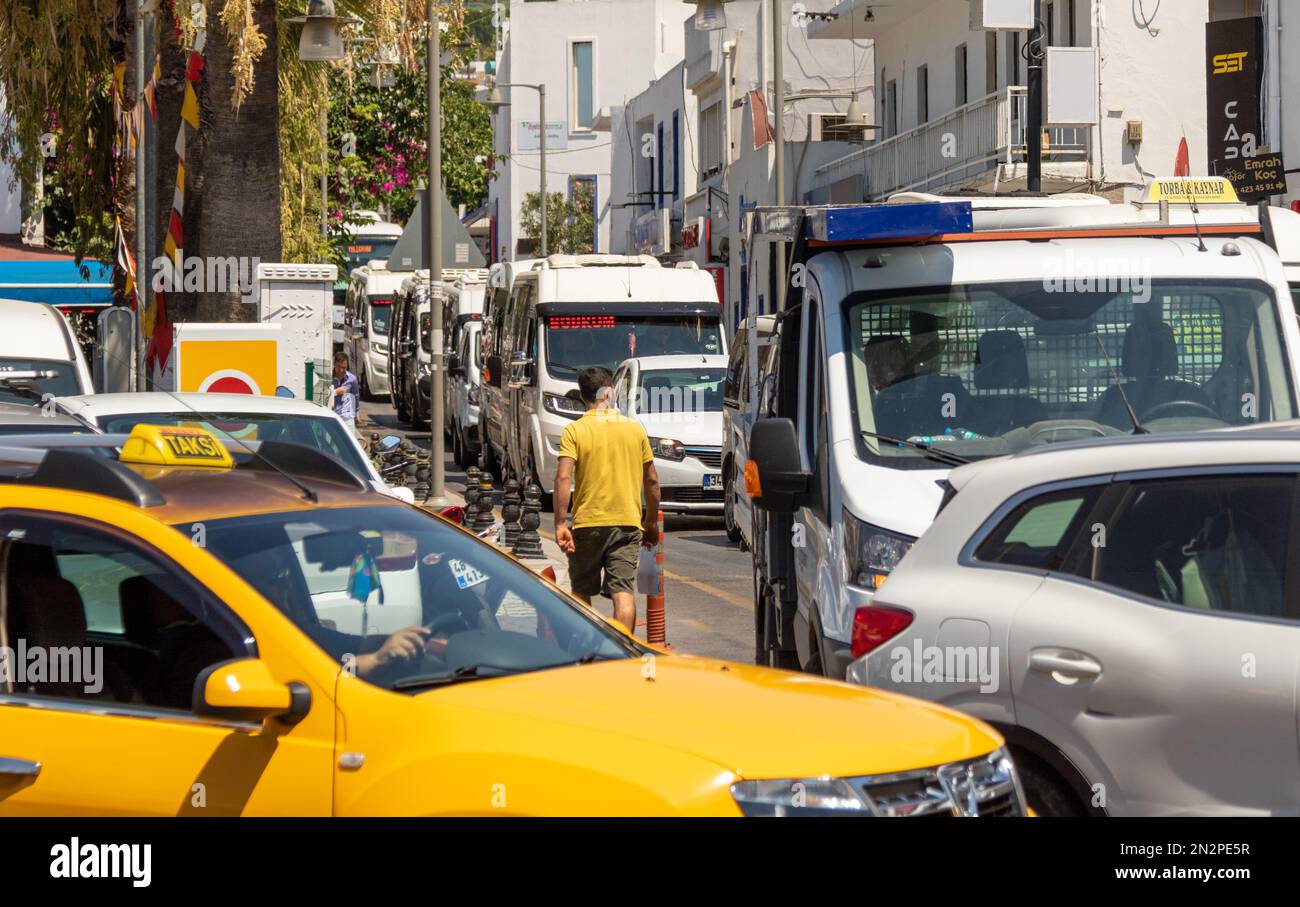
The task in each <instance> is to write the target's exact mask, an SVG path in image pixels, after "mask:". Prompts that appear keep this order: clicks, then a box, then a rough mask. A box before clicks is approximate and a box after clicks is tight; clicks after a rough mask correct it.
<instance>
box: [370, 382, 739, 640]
mask: <svg viewBox="0 0 1300 907" xmlns="http://www.w3.org/2000/svg"><path fill="white" fill-rule="evenodd" d="M359 429H360V431H361V432H362V433H364V434H369V433H370V432H372V431H375V432H379V433H380V434H398V435H403V436H407V437H410V439H411V441H412V442H414V443H416V444H419V445H420V446H422V447H428V446H429V443H430V440H429V433H428V432H413V431H411V430H410V426H408V425H406V424H404V423H400V422H398V420H397V415H396V414H395V413H394V412H393V409H392V407H391V406H389V405H388V404H387V402H381V401H375V402H365V403H362V404H361V419H360V420H359ZM446 471H447V487H448V488H449V489H450V490H452V491H455V492H458V493H463V492H464V490H465V474H464V472H463V471H462V470H461V469H460V467H458V466H457V465H456V464H455V463H453V462H452V460H451V456H450V453H449V454H448V456H447V459H446ZM498 491H500V489H498ZM550 528H551V516H550V514H549V513H544V514H543V515H542V529H543V530H544V531H549V530H550ZM665 530H666V536H667V537H666V539H665V543H664V570H665V572H666V576H665V583H664V590H665V609H666V613H667V616H668V624H667V629H666V636H667V638H668V644H669V645H670V646H671V647H672V648H673V649H674V650H675V651H679V652H683V653H689V654H691V655H704V656H708V657H711V658H725V659H728V660H732V661H744V662H749V661H752V660H753V658H754V580H753V574H752V572H751V569H750V559H749V554H748V553H746V552H742V551H741V550H740V549H739V548H738V547H737V546H736V545H733V544H732V543H731V542H728V541H727V534H726V531H725V530H724V529H723V526H722V517H721V516H718V517H717V518H713V517H704V516H671V515H670V516H667V517H666V518H665ZM638 598H640V597H638ZM596 604H597V606H598V607H601V608H602V610H605V609H608V608H609V607H610V605H609V602H608V600H605V599H597V600H596ZM637 617H638V621H643V620H645V611H644V598H640V600H639V601H638V614H637ZM643 632H644V628H643V627H638V634H637V635H643Z"/></svg>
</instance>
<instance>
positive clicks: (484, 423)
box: [478, 258, 538, 478]
mask: <svg viewBox="0 0 1300 907" xmlns="http://www.w3.org/2000/svg"><path fill="white" fill-rule="evenodd" d="M537 262H538V259H536V258H521V259H518V260H516V261H499V262H497V263H496V264H493V265H492V266H491V267H489V268H488V280H487V284H488V285H487V290H486V291H485V293H484V297H483V329H482V333H481V335H480V337H479V358H480V360H481V361H480V364H479V376H480V378H481V382H480V389H479V395H480V403H479V417H478V418H479V443H480V450H479V462H478V465H479V468H481V469H486V470H487V471H488V472H490V473H492V474H493V475H495V476H496V477H497V478H504V476H503V472H504V470H503V469H502V460H501V459H500V457H499V456H498V454H497V451H500V450H505V447H506V444H507V443H508V442H507V437H508V435H507V433H506V402H507V400H508V399H509V395H510V387H509V383H508V382H507V381H506V380H504V376H502V375H501V374H500V370H501V369H502V367H503V366H502V363H503V362H509V361H510V348H509V347H508V346H507V343H506V313H507V312H508V311H509V310H510V291H511V290H512V289H513V288H514V285H515V275H516V274H521V273H523V272H525V271H529V270H532V267H533V265H535V264H537ZM489 363H495V364H496V366H497V369H498V371H497V374H496V375H495V376H494V374H493V372H492V370H491V369H490V368H489V367H488V366H489Z"/></svg>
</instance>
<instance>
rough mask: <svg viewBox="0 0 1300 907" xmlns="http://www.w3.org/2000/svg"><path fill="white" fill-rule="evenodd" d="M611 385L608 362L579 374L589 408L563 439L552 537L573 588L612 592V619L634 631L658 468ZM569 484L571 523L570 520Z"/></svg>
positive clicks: (652, 535)
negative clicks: (616, 403)
mask: <svg viewBox="0 0 1300 907" xmlns="http://www.w3.org/2000/svg"><path fill="white" fill-rule="evenodd" d="M613 390H614V376H613V375H612V374H610V371H609V369H607V368H599V367H596V368H586V369H583V370H582V371H581V372H580V373H579V374H578V393H579V394H581V395H582V401H583V402H584V403H586V404H587V412H586V413H585V414H584V415H583V416H582V418H580V419H578V420H577V421H576V422H573V423H571V424H570V425H569V426H567V427H566V428H565V429H564V436H563V437H562V438H561V439H560V462H559V468H558V469H557V470H556V473H555V540H556V541H557V542H559V544H560V547H561V548H563V549H564V550H565V552H567V553H568V555H569V586H570V588H572V590H573V594H574V595H576V596H577V597H578V598H580V599H582V600H583V601H584V602H586V603H587V604H591V597H592V596H593V595H596V594H598V593H601V592H602V591H603V592H604V593H605V594H607V595H609V597H610V598H612V599H613V600H614V619H615V620H617V621H619V622H620V623H622V624H623V625H624V626H626V627H627V628H628V630H629V631H633V630H635V629H636V595H635V592H636V566H637V548H638V546H642V545H644V546H645V547H647V548H653V547H654V545H655V544H656V543H657V542H658V541H659V527H658V522H657V519H656V517H657V514H658V513H659V476H658V475H657V474H656V473H655V464H654V455H653V454H652V453H651V452H650V441H649V439H648V438H647V437H646V433H645V429H644V428H642V427H641V423H640V422H637V421H635V420H633V419H629V418H627V417H626V416H624V415H623V414H622V413H620V412H619V411H618V410H617V409H614V408H613V405H612V403H611V400H610V398H611V396H612V395H613ZM570 486H572V490H573V494H572V497H573V529H569V525H568V522H567V517H568V515H569V497H570V494H569V491H570ZM642 496H644V499H645V511H644V517H643V516H642V508H641V501H642ZM602 571H603V572H604V584H603V585H602V583H601V572H602Z"/></svg>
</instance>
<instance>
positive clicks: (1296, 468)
mask: <svg viewBox="0 0 1300 907" xmlns="http://www.w3.org/2000/svg"><path fill="white" fill-rule="evenodd" d="M1298 477H1300V425H1297V423H1295V422H1290V423H1285V424H1265V425H1258V426H1253V427H1250V428H1234V429H1230V430H1219V431H1207V432H1201V433H1196V434H1190V433H1187V434H1178V435H1163V436H1161V435H1155V434H1150V435H1138V436H1121V437H1117V438H1108V439H1099V440H1095V441H1088V442H1075V443H1070V444H1060V445H1051V446H1049V447H1046V448H1040V449H1036V450H1031V451H1026V452H1023V453H1020V454H1017V455H1015V456H1012V457H1005V458H999V459H995V460H985V461H982V462H979V463H972V464H970V465H968V466H962V467H961V468H959V469H954V470H953V471H952V472H951V473H949V474H948V478H947V491H946V493H945V502H946V503H945V504H944V506H943V507H942V508H941V509H940V512H939V515H938V516H937V517H936V518H935V521H934V523H933V525H931V526H930V528H929V529H928V530H927V531H926V532H925V534H924V535H922V536H921V538H920V539H919V540H918V541H917V542H916V544H914V545H913V546H912V549H911V551H909V552H908V554H907V556H906V557H904V558H903V559H902V561H901V562H900V563H899V564H898V566H896V567H895V568H894V570H893V571H892V572H891V573H890V575H889V577H888V578H887V579H886V580H885V581H884V583H883V584H882V585H881V586H880V587H879V588H878V589H877V590H876V594H875V598H874V600H873V601H872V602H871V604H870V605H868V606H867V607H865V608H860V609H858V611H857V612H856V614H855V618H854V624H853V634H852V636H853V647H854V655H855V656H856V658H855V660H854V661H853V662H852V664H850V666H849V669H848V678H849V679H850V680H852V681H854V682H857V683H861V684H865V685H867V686H871V687H876V688H882V689H888V690H893V691H895V692H900V693H907V694H908V695H912V696H920V697H922V698H924V699H929V700H931V701H934V702H940V703H943V704H945V705H949V706H952V707H953V708H957V709H961V710H962V711H964V712H967V713H968V714H971V715H974V716H976V717H979V718H982V719H983V720H985V721H988V722H989V723H990V724H992V725H993V726H994V727H997V728H998V729H999V730H1000V731H1001V732H1002V733H1003V734H1004V735H1005V736H1006V738H1007V740H1008V741H1009V742H1010V744H1011V746H1012V751H1013V753H1015V754H1016V762H1017V765H1019V766H1020V771H1021V777H1022V779H1023V780H1024V783H1025V787H1026V790H1027V792H1028V795H1029V799H1030V803H1031V805H1032V806H1034V808H1035V809H1036V810H1038V811H1039V812H1044V813H1063V814H1078V813H1085V812H1105V813H1108V814H1111V815H1120V816H1129V815H1172V814H1192V815H1206V814H1215V815H1228V814H1234V815H1279V814H1289V815H1296V814H1297V813H1300V747H1298V745H1297V735H1296V727H1297V705H1296V678H1297V676H1300V573H1297V571H1296V569H1295V565H1296V563H1297V561H1296V554H1295V552H1296V550H1297V545H1298V544H1300V510H1298V509H1297V507H1296V503H1297V501H1300V481H1297V478H1298Z"/></svg>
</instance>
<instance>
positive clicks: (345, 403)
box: [331, 353, 361, 435]
mask: <svg viewBox="0 0 1300 907" xmlns="http://www.w3.org/2000/svg"><path fill="white" fill-rule="evenodd" d="M331 402H332V403H333V406H334V413H335V415H337V416H338V417H339V418H340V419H342V420H343V422H344V423H345V424H346V425H347V427H348V428H349V429H350V430H351V431H352V434H353V435H356V433H357V411H358V410H359V409H360V408H361V385H359V384H358V383H357V376H356V375H354V374H352V372H350V371H348V357H347V354H346V353H336V354H335V356H334V398H333V400H332V401H331Z"/></svg>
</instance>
